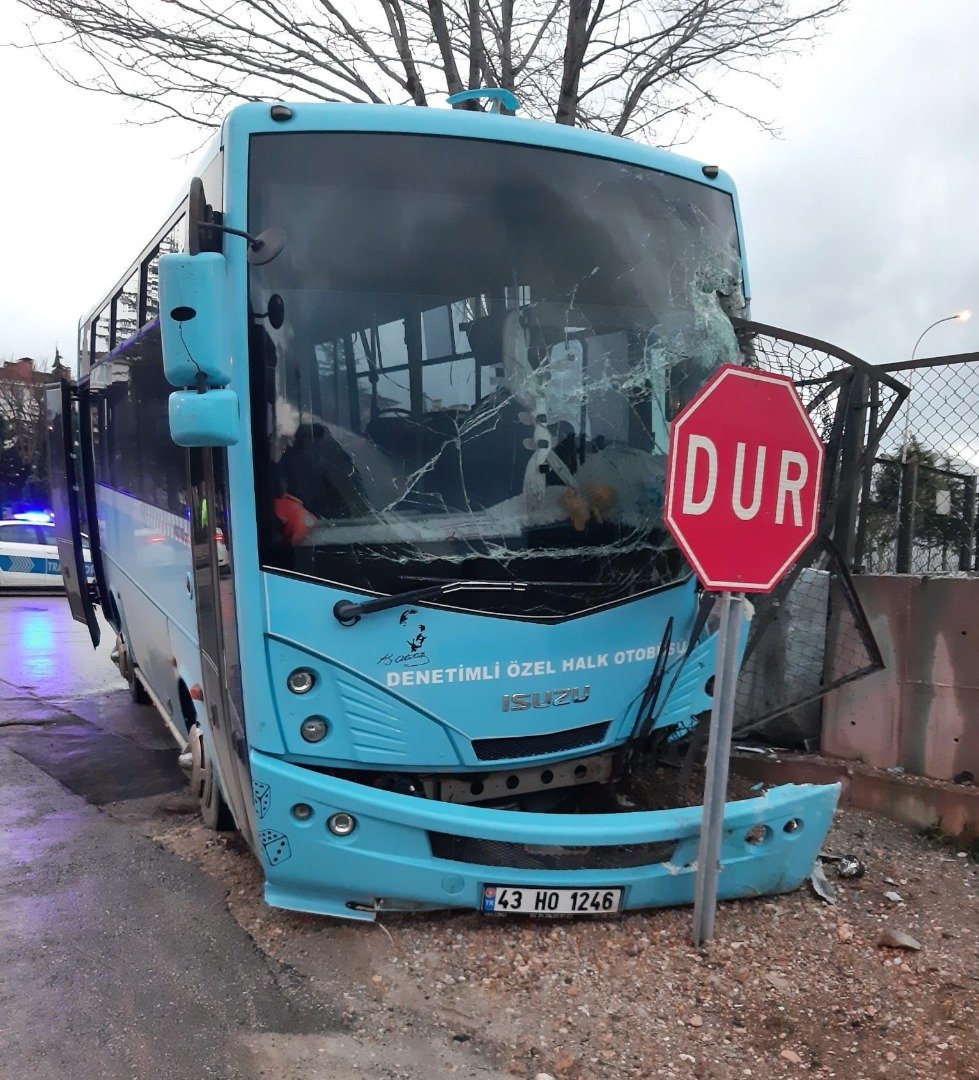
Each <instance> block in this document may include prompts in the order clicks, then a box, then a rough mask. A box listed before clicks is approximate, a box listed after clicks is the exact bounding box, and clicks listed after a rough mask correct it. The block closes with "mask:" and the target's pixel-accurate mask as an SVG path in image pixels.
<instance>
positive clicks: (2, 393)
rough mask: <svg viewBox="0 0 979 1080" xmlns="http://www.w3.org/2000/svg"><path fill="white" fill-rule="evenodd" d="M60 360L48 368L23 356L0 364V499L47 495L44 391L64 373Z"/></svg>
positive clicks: (65, 370)
mask: <svg viewBox="0 0 979 1080" xmlns="http://www.w3.org/2000/svg"><path fill="white" fill-rule="evenodd" d="M60 360H61V358H60V354H59V353H58V352H57V351H56V352H55V361H54V365H53V367H52V369H51V370H50V371H48V370H46V369H47V368H48V366H49V365H48V364H47V363H46V362H41V363H38V364H35V362H34V361H33V360H30V359H29V358H27V357H24V358H23V359H21V360H17V361H8V362H5V363H2V364H0V502H5V501H7V500H10V499H19V498H46V497H47V489H48V441H47V419H46V414H45V392H46V390H47V388H48V387H49V386H50V385H52V384H53V383H57V382H58V380H59V379H61V378H64V377H65V376H67V374H68V371H67V368H65V367H64V366H63V365H62V364H61V362H60Z"/></svg>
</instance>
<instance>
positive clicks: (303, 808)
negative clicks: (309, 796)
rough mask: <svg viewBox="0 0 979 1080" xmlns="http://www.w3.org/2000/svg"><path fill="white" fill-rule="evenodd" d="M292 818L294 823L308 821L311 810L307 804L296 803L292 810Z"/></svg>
mask: <svg viewBox="0 0 979 1080" xmlns="http://www.w3.org/2000/svg"><path fill="white" fill-rule="evenodd" d="M292 816H293V817H294V818H295V819H296V821H309V819H310V818H311V817H312V816H313V808H312V807H311V806H310V805H309V803H304V802H297V803H296V805H295V806H294V807H293V808H292Z"/></svg>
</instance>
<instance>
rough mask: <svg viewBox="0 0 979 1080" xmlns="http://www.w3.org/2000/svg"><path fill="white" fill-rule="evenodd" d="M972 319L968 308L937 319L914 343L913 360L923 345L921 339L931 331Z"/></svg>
mask: <svg viewBox="0 0 979 1080" xmlns="http://www.w3.org/2000/svg"><path fill="white" fill-rule="evenodd" d="M971 318H972V312H971V311H969V309H968V308H966V309H965V310H964V311H957V312H956V313H955V314H954V315H946V316H945V317H944V318H943V319H936V320H935V321H934V322H933V323H932V324H931V325H930V326H926V327H925V328H924V330H922V331H921V333H920V334H919V335H918V340H917V341H916V342H915V343H914V348H913V349H912V350H911V359H912V360H913V359H914V356H915V353H916V352H917V351H918V346H919V345H920V344H921V339H922V338H923V337H924V336H925V334H927V333H928V331H929V330H934V329H935V327H936V326H941V324H942V323H943V322H968V321H969V319H971Z"/></svg>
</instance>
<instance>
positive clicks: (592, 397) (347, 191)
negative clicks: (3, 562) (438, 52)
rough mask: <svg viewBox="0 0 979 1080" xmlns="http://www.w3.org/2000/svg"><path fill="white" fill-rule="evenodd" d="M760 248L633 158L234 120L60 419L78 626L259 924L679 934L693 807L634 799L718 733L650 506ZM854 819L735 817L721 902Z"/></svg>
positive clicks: (781, 808)
mask: <svg viewBox="0 0 979 1080" xmlns="http://www.w3.org/2000/svg"><path fill="white" fill-rule="evenodd" d="M492 94H493V92H491V91H488V92H487V95H488V96H492ZM743 252H744V245H743V239H742V235H741V227H740V221H739V216H738V208H737V199H736V194H735V189H734V186H733V184H732V182H731V180H730V178H729V177H728V176H726V175H725V174H724V173H723V172H722V171H719V170H718V169H717V168H715V167H713V166H702V165H701V164H699V163H696V162H694V161H690V160H687V159H685V158H683V157H678V156H675V155H673V154H670V153H667V152H664V151H660V150H657V149H653V148H650V147H646V146H640V145H636V144H634V143H632V142H629V141H627V140H624V139H619V138H615V137H611V136H604V135H600V134H596V133H592V132H587V131H583V130H579V129H574V128H568V127H564V126H559V125H556V124H547V123H540V122H536V121H528V120H522V119H517V118H515V117H513V116H511V115H505V114H503V113H499V112H480V111H470V110H459V109H433V108H427V109H424V108H416V107H395V106H392V107H388V106H365V105H353V106H348V105H341V104H336V105H334V104H295V105H283V104H274V105H269V104H261V103H252V104H246V105H242V106H240V107H238V108H236V109H235V110H234V111H232V112H231V113H230V114H229V116H228V117H227V119H226V120H225V122H224V124H223V126H222V128H221V130H220V133H219V134H218V136H217V137H216V138H215V140H214V143H213V145H212V146H211V148H210V149H209V151H208V152H207V154H206V156H205V160H204V162H203V164H202V166H201V168H200V169H199V171H198V175H197V176H196V177H195V178H194V180H193V181H192V182H191V184H190V187H189V191H188V194H187V195H186V197H185V198H183V199H182V200H181V201H180V203H179V204H178V205H177V207H176V208H175V209H174V211H173V212H172V213H171V214H170V215H169V216H168V217H167V218H166V219H165V220H164V221H163V222H162V224H161V227H160V229H159V231H158V232H157V234H156V235H155V236H154V237H153V238H152V240H151V241H150V243H149V244H147V245H146V247H145V248H144V249H143V250H142V251H141V253H140V254H139V257H138V258H137V259H136V260H135V261H134V262H133V263H132V265H131V266H130V267H129V268H128V270H127V271H126V273H125V274H124V275H123V276H122V278H121V279H120V280H119V281H118V282H117V283H116V285H115V286H114V287H113V289H112V290H110V292H109V293H108V294H107V295H106V296H105V298H104V299H103V300H102V302H101V303H99V304H98V305H97V306H96V307H95V308H94V309H93V310H92V311H91V312H90V314H89V315H87V316H86V317H85V319H84V320H83V321H82V323H81V327H80V335H79V379H78V383H77V386H75V387H65V388H60V389H58V390H57V391H56V392H53V393H52V394H51V396H50V399H49V406H48V407H49V421H50V426H51V428H52V430H54V431H57V432H59V433H60V439H61V445H60V447H56V448H55V450H54V454H55V467H54V469H53V471H54V472H55V473H56V474H57V475H59V476H61V475H64V476H65V477H66V481H67V482H66V483H65V484H64V485H63V486H62V487H60V488H59V490H58V491H57V492H56V516H57V520H58V523H59V553H60V558H61V562H62V569H63V573H64V576H65V579H66V583H67V586H68V594H69V601H70V603H71V604H72V610H73V613H74V614H75V616H76V617H77V618H78V619H80V620H82V621H85V622H86V623H87V624H88V625H89V627H90V629H91V630H92V633H93V640H97V637H98V634H99V630H100V622H99V620H98V619H97V618H96V616H95V613H94V607H93V605H95V604H98V605H99V606H100V607H101V611H102V615H103V616H104V619H105V620H106V621H107V622H108V624H109V625H110V626H111V627H112V629H113V630H114V631H115V633H116V635H117V643H116V648H117V655H118V662H119V668H120V671H121V673H122V674H123V675H124V676H125V677H126V678H127V679H128V681H129V685H130V689H131V692H132V695H133V698H134V700H136V701H143V702H145V701H149V702H151V703H152V704H153V705H155V707H156V708H157V709H158V710H159V712H160V713H161V715H162V717H163V719H164V721H165V722H166V723H167V724H168V725H169V727H170V728H171V730H172V732H173V735H174V737H175V739H176V740H177V743H178V744H179V747H180V750H181V758H180V760H181V763H182V764H183V765H184V767H185V768H186V770H187V771H188V773H189V775H190V782H191V786H192V790H193V792H194V794H195V796H196V797H197V799H198V800H199V803H200V808H201V812H202V815H203V818H204V821H205V822H206V824H207V825H209V826H211V827H213V828H224V827H237V828H238V830H239V831H240V832H241V834H242V836H243V837H244V838H245V839H246V840H247V842H248V843H249V845H250V846H251V848H252V849H253V851H254V853H255V855H256V856H257V857H258V858H259V859H260V860H261V863H262V866H263V869H264V874H265V898H266V900H267V902H268V903H270V904H272V905H277V906H280V907H283V908H289V909H293V910H300V911H307V912H314V913H320V914H324V915H333V916H342V917H345V918H353V919H373V918H375V917H376V915H377V914H378V913H379V912H385V911H410V910H425V909H432V908H450V907H456V908H472V909H478V910H482V911H494V912H550V913H554V912H569V913H577V912H581V913H608V912H614V911H621V910H628V909H635V908H643V907H650V906H658V905H669V904H677V903H686V902H689V901H691V899H692V896H693V886H694V876H695V873H696V851H697V842H698V837H699V830H700V819H701V808H700V807H697V806H688V807H681V808H678V809H670V810H662V809H646V808H644V807H643V806H642V805H637V804H636V803H635V800H631V801H630V800H629V799H626V798H624V797H623V795H622V791H623V783H624V779H625V778H627V777H628V776H629V775H630V774H631V772H632V771H633V770H634V769H635V768H636V767H637V763H639V764H642V765H645V763H647V762H648V761H649V760H650V759H651V756H652V755H654V754H655V752H656V750H657V748H658V747H662V746H665V745H668V744H669V743H670V742H671V741H674V740H676V739H679V738H681V737H682V736H683V735H684V733H686V732H688V731H689V730H690V729H691V726H692V725H693V724H694V722H695V720H696V718H697V717H698V716H701V715H702V714H703V713H704V712H705V711H706V710H709V708H710V704H711V697H710V692H711V688H712V676H713V671H714V645H715V637H714V634H713V633H712V621H711V617H710V610H709V603H707V602H706V601H705V599H704V598H703V597H702V596H701V595H700V594H699V593H698V588H697V584H696V581H695V579H694V578H693V576H692V574H691V571H690V568H689V567H688V566H687V565H686V564H685V563H684V561H683V559H682V558H681V557H680V555H679V553H678V551H677V549H676V547H675V545H674V543H673V542H672V541H671V539H670V537H669V535H668V533H667V532H666V530H665V529H664V526H663V521H662V496H663V477H664V465H665V452H666V446H667V435H668V430H669V423H670V420H671V418H672V417H673V416H674V415H675V414H676V412H677V411H678V410H679V409H680V408H681V407H682V406H683V404H684V403H685V402H686V401H688V400H689V399H690V397H691V396H692V395H693V394H694V393H695V392H696V390H697V388H698V387H699V386H701V385H702V384H703V382H704V381H705V379H706V378H708V377H709V376H710V374H711V373H712V372H713V371H714V370H716V368H717V367H719V366H720V365H721V364H724V363H728V362H732V361H733V362H739V360H740V359H741V357H740V353H739V346H738V341H737V339H736V337H735V333H734V330H733V327H732V322H731V319H732V318H733V317H738V316H741V315H744V313H745V311H746V305H747V277H746V273H745V267H744V256H743ZM66 447H67V451H66V449H65V448H66ZM86 527H87V532H88V534H89V536H90V539H91V557H92V562H93V564H94V571H95V579H96V580H95V584H94V585H92V586H89V585H87V584H86V582H85V577H84V574H83V573H82V572H80V569H79V567H80V562H79V560H80V558H81V556H80V555H79V551H80V543H81V541H80V535H81V533H82V531H83V529H85V528H86ZM837 793H838V790H837V788H836V787H835V786H830V787H815V786H792V785H790V786H785V787H778V788H774V789H772V790H769V791H768V792H767V793H764V794H760V795H759V796H758V797H757V798H752V799H748V800H744V801H740V802H732V803H730V804H728V806H727V808H726V817H725V832H724V842H723V850H722V873H721V875H720V887H719V894H720V896H721V897H738V896H748V895H758V894H764V893H772V892H778V891H783V890H787V889H791V888H794V887H796V886H797V885H798V884H799V883H800V882H801V881H802V880H803V879H804V878H805V877H806V876H807V875H808V873H809V871H810V869H811V866H812V864H813V861H814V858H815V855H816V852H817V851H818V849H819V845H820V842H821V841H822V839H823V837H824V835H825V833H826V830H827V828H828V826H829V824H830V821H831V817H832V813H833V810H834V807H835V802H836V797H837Z"/></svg>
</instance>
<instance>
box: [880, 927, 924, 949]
mask: <svg viewBox="0 0 979 1080" xmlns="http://www.w3.org/2000/svg"><path fill="white" fill-rule="evenodd" d="M877 944H878V945H879V946H881V947H884V948H889V949H911V950H913V951H914V952H918V951H919V950H920V949H921V942H920V941H917V940H916V939H915V938H913V937H911V935H910V934H905V933H904V931H903V930H895V929H893V928H892V927H890V926H885V927H884V929H883V930H881V932H880V935H879V937H878V938H877Z"/></svg>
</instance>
